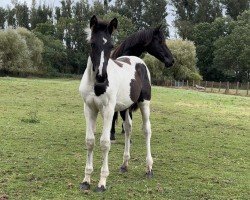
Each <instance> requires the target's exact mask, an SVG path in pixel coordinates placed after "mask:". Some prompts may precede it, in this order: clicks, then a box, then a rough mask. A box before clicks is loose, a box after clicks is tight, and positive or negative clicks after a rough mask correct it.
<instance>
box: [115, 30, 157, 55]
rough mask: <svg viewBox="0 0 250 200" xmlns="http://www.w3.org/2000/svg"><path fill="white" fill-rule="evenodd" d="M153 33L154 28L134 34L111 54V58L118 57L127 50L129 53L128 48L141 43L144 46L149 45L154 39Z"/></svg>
mask: <svg viewBox="0 0 250 200" xmlns="http://www.w3.org/2000/svg"><path fill="white" fill-rule="evenodd" d="M153 33H154V30H153V29H147V30H141V31H138V32H136V33H134V34H132V35H131V36H129V37H128V38H127V39H125V40H124V41H123V42H122V43H121V44H120V45H119V46H117V47H116V48H115V50H114V51H113V53H112V55H111V58H113V59H116V58H118V57H120V56H124V55H125V52H126V53H127V54H128V52H127V50H128V49H131V48H134V47H135V46H138V45H141V46H142V47H144V46H146V45H148V44H149V43H150V42H151V41H152V38H153ZM127 54H126V55H127ZM127 56H129V55H127Z"/></svg>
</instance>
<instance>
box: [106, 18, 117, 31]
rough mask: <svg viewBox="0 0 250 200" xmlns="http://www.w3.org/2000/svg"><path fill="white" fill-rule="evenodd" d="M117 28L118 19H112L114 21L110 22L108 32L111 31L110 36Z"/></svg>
mask: <svg viewBox="0 0 250 200" xmlns="http://www.w3.org/2000/svg"><path fill="white" fill-rule="evenodd" d="M117 26H118V20H117V19H116V18H114V19H112V20H111V21H110V22H109V25H108V31H109V34H110V35H111V34H112V33H113V31H114V30H116V29H117Z"/></svg>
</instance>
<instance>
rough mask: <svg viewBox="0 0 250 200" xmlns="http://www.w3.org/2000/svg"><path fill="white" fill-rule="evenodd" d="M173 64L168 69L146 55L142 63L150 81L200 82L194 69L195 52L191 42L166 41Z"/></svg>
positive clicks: (199, 77)
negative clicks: (145, 66)
mask: <svg viewBox="0 0 250 200" xmlns="http://www.w3.org/2000/svg"><path fill="white" fill-rule="evenodd" d="M166 42H167V45H168V47H169V49H170V50H171V52H172V54H173V56H174V59H175V64H174V66H172V67H171V68H169V69H166V68H165V67H164V64H163V63H161V62H160V61H159V60H157V59H156V58H154V57H153V56H151V55H149V54H146V55H145V57H144V61H145V63H146V64H147V66H148V68H149V71H150V73H151V76H152V80H153V81H154V80H165V79H175V80H201V79H202V77H201V76H200V74H199V72H198V70H197V68H196V50H195V45H194V43H193V42H190V41H187V40H167V41H166Z"/></svg>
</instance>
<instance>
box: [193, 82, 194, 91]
mask: <svg viewBox="0 0 250 200" xmlns="http://www.w3.org/2000/svg"><path fill="white" fill-rule="evenodd" d="M193 89H194V80H193Z"/></svg>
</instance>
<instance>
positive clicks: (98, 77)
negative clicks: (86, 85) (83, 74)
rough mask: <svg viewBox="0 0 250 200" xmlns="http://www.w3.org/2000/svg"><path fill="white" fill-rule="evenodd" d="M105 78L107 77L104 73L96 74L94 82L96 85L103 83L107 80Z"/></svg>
mask: <svg viewBox="0 0 250 200" xmlns="http://www.w3.org/2000/svg"><path fill="white" fill-rule="evenodd" d="M107 77H108V75H107V73H104V74H103V75H100V74H99V73H98V72H97V74H96V81H97V83H103V82H105V81H106V80H107Z"/></svg>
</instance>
